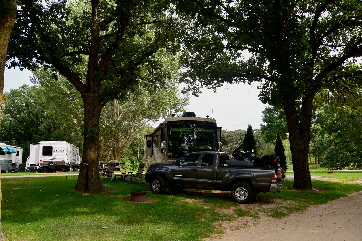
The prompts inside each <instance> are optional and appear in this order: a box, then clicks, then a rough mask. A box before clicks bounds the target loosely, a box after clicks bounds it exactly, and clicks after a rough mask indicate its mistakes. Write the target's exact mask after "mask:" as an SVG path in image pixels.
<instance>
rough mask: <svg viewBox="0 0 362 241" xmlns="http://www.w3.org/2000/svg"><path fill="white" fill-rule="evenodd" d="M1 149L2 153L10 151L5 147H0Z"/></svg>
mask: <svg viewBox="0 0 362 241" xmlns="http://www.w3.org/2000/svg"><path fill="white" fill-rule="evenodd" d="M1 149H3V151H4V152H9V151H10V150H9V149H8V148H6V147H1Z"/></svg>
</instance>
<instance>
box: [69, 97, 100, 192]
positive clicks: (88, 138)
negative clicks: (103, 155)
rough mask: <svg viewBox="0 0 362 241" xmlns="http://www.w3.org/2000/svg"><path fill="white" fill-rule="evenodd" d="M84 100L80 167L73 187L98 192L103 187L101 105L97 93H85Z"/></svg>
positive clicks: (83, 190) (82, 190)
mask: <svg viewBox="0 0 362 241" xmlns="http://www.w3.org/2000/svg"><path fill="white" fill-rule="evenodd" d="M83 101H84V144H83V157H82V163H81V168H80V172H79V176H78V181H77V184H76V186H75V189H76V190H78V191H79V192H83V193H99V192H103V191H104V188H103V186H102V184H101V181H100V176H99V160H98V151H99V118H100V115H101V110H102V107H103V105H102V104H101V103H99V101H98V95H96V94H86V95H85V97H83Z"/></svg>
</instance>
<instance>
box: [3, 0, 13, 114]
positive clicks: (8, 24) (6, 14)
mask: <svg viewBox="0 0 362 241" xmlns="http://www.w3.org/2000/svg"><path fill="white" fill-rule="evenodd" d="M0 8H1V12H0V119H1V116H2V113H3V111H4V109H5V102H4V72H5V62H6V54H7V52H8V44H9V41H10V36H11V33H12V31H13V27H14V23H15V20H16V1H15V0H2V1H1V5H0Z"/></svg>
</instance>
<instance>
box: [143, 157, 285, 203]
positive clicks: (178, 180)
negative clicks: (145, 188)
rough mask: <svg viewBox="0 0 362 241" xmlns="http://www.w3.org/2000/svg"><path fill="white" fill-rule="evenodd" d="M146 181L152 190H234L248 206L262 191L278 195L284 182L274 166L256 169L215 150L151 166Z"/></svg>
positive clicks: (245, 162) (247, 162)
mask: <svg viewBox="0 0 362 241" xmlns="http://www.w3.org/2000/svg"><path fill="white" fill-rule="evenodd" d="M145 178H146V181H147V182H148V183H149V184H150V188H151V191H152V192H153V193H156V194H159V193H164V192H166V189H167V188H169V189H170V190H172V189H181V188H197V189H211V190H225V191H231V194H232V196H233V198H234V199H235V201H236V202H238V203H249V202H251V201H252V200H253V198H254V197H255V194H257V193H259V192H279V191H280V188H281V185H282V181H281V179H280V178H279V176H277V174H276V170H275V168H274V167H271V166H270V167H254V166H253V164H252V163H251V162H250V161H247V160H240V161H238V160H228V157H227V155H225V154H223V153H221V152H215V151H202V152H192V153H188V154H186V155H184V156H182V157H180V158H179V159H178V160H176V161H175V162H174V163H156V164H152V165H150V167H149V168H148V170H147V173H146V176H145Z"/></svg>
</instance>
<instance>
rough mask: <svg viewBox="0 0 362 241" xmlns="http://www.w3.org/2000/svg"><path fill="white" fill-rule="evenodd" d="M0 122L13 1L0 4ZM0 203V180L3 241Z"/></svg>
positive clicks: (0, 232) (14, 18) (11, 27)
mask: <svg viewBox="0 0 362 241" xmlns="http://www.w3.org/2000/svg"><path fill="white" fill-rule="evenodd" d="M0 8H1V10H0V11H1V12H0V120H1V118H2V114H3V111H4V109H5V99H4V73H5V62H6V54H7V52H8V44H9V41H10V36H11V33H12V31H13V27H14V23H15V20H16V1H15V0H1V2H0ZM0 171H1V168H0ZM1 201H2V187H1V179H0V240H4V239H5V236H4V235H3V232H2V226H1V225H2V224H1Z"/></svg>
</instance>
